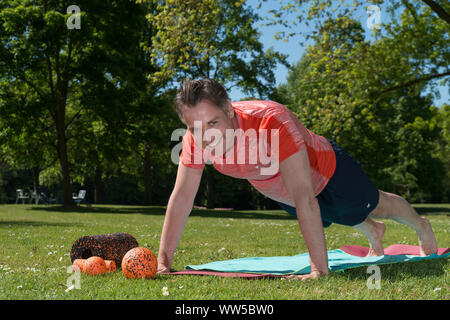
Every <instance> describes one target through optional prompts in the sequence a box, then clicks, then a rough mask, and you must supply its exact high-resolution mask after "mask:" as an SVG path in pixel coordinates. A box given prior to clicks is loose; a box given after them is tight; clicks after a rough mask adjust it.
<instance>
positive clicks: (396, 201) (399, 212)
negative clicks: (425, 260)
mask: <svg viewBox="0 0 450 320" xmlns="http://www.w3.org/2000/svg"><path fill="white" fill-rule="evenodd" d="M370 218H375V219H392V220H394V221H397V222H400V223H402V224H405V225H407V226H409V227H411V228H413V229H414V230H415V231H416V234H417V236H418V238H419V246H420V248H421V250H420V251H421V254H422V255H429V254H432V253H436V252H437V243H436V238H435V236H434V233H433V229H432V228H431V224H430V222H429V221H428V219H425V218H423V217H421V216H419V214H418V213H417V212H416V210H414V208H413V207H412V206H411V205H410V204H409V203H408V201H406V200H405V199H403V198H402V197H400V196H398V195H396V194H393V193H389V192H384V191H381V190H380V199H379V202H378V205H377V207H376V208H375V209H374V210H373V211H372V212H371V213H370V214H369V217H368V219H366V221H364V222H363V223H362V224H359V225H357V226H355V227H356V228H357V229H358V230H360V231H361V232H363V233H364V234H366V233H367V234H368V236H367V234H366V236H367V237H368V239H369V242H370V243H371V247H373V250H372V254H373V253H375V254H376V253H380V252H381V251H380V250H379V247H380V245H381V247H382V236H381V238H380V237H379V234H381V233H380V230H381V229H382V228H381V227H380V225H376V222H375V221H373V220H371V219H370ZM383 233H384V230H383Z"/></svg>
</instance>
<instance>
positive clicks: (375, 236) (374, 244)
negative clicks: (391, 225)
mask: <svg viewBox="0 0 450 320" xmlns="http://www.w3.org/2000/svg"><path fill="white" fill-rule="evenodd" d="M385 231H386V226H385V224H384V223H383V222H380V221H372V223H371V224H370V233H371V237H370V238H369V243H370V248H369V253H368V254H367V257H376V256H382V255H384V249H383V236H384V232H385Z"/></svg>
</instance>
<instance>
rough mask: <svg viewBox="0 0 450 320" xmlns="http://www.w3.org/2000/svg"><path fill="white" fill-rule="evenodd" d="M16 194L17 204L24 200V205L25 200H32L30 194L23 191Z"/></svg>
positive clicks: (18, 190)
mask: <svg viewBox="0 0 450 320" xmlns="http://www.w3.org/2000/svg"><path fill="white" fill-rule="evenodd" d="M16 192H17V198H16V204H17V203H18V202H19V200H20V199H22V204H25V199H30V196H29V195H28V193H23V190H22V189H17V190H16Z"/></svg>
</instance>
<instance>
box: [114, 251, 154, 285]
mask: <svg viewBox="0 0 450 320" xmlns="http://www.w3.org/2000/svg"><path fill="white" fill-rule="evenodd" d="M157 266H158V263H157V260H156V256H155V255H154V254H153V252H151V251H150V250H149V249H147V248H143V247H136V248H133V249H131V250H130V251H128V252H127V253H126V254H125V256H124V257H123V259H122V272H123V274H124V275H125V277H126V278H128V279H130V278H133V279H140V278H146V279H150V278H153V277H155V274H156V269H157Z"/></svg>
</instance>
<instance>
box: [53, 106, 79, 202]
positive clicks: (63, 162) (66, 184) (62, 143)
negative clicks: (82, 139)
mask: <svg viewBox="0 0 450 320" xmlns="http://www.w3.org/2000/svg"><path fill="white" fill-rule="evenodd" d="M63 110H64V109H63ZM56 135H57V147H58V158H59V165H60V168H61V176H62V181H61V182H62V186H63V205H64V206H73V205H74V204H75V203H74V201H73V199H72V187H71V184H70V170H69V159H68V156H67V142H66V135H65V112H64V111H61V110H58V112H56Z"/></svg>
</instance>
